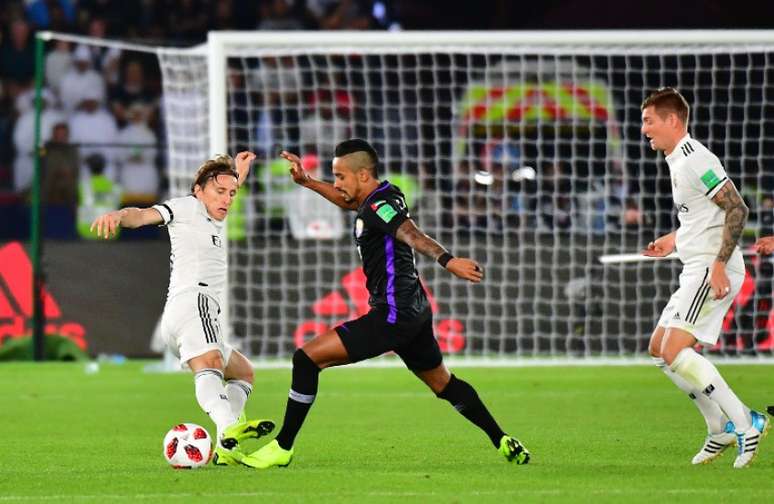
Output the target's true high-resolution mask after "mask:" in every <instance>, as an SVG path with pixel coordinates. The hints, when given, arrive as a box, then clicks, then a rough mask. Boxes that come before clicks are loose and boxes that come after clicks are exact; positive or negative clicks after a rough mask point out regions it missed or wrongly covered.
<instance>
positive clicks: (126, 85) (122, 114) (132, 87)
mask: <svg viewBox="0 0 774 504" xmlns="http://www.w3.org/2000/svg"><path fill="white" fill-rule="evenodd" d="M109 99H110V109H111V111H112V112H113V115H115V116H116V119H117V120H118V124H120V125H125V124H126V123H127V121H128V120H129V118H128V114H127V112H128V108H129V106H131V105H133V104H135V103H141V104H143V105H145V106H146V108H147V110H146V113H147V114H151V113H152V112H153V110H152V104H153V102H154V101H155V99H156V97H155V96H154V95H153V93H151V92H150V91H149V90H148V89H147V87H146V82H145V73H144V70H143V67H142V63H140V62H139V61H137V60H129V61H127V63H126V65H125V66H124V71H123V77H122V78H121V82H120V84H119V85H118V86H116V87H115V88H113V89H112V90H111V91H110V93H109ZM147 118H148V119H149V118H150V115H148V117H147Z"/></svg>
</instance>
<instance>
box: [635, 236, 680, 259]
mask: <svg viewBox="0 0 774 504" xmlns="http://www.w3.org/2000/svg"><path fill="white" fill-rule="evenodd" d="M676 236H677V231H672V232H671V233H669V234H666V235H664V236H660V237H658V238H656V239H655V240H653V241H652V242H650V243H648V248H646V249H645V250H643V251H642V255H646V256H649V257H666V256H668V255H669V254H671V253H672V252H673V251H674V250H675V237H676Z"/></svg>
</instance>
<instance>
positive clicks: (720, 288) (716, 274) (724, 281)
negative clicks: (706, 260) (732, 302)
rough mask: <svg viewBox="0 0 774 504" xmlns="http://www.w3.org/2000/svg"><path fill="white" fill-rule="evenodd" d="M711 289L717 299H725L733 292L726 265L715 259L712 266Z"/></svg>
mask: <svg viewBox="0 0 774 504" xmlns="http://www.w3.org/2000/svg"><path fill="white" fill-rule="evenodd" d="M709 284H710V289H712V293H713V294H714V295H715V299H723V298H724V297H726V296H728V293H729V292H731V282H729V281H728V275H726V265H725V264H724V263H723V262H721V261H713V262H712V267H711V268H710V280H709Z"/></svg>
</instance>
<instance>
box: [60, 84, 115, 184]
mask: <svg viewBox="0 0 774 504" xmlns="http://www.w3.org/2000/svg"><path fill="white" fill-rule="evenodd" d="M92 92H93V94H92V95H91V96H89V95H87V96H84V97H83V100H82V101H81V103H80V105H79V107H78V109H77V111H76V112H75V113H74V114H73V115H72V116H70V123H69V126H70V138H71V140H72V142H73V143H75V144H85V145H81V146H80V148H79V154H80V157H81V159H86V158H88V157H89V156H91V155H92V154H100V155H101V156H102V158H103V163H104V164H105V167H104V169H103V171H104V173H105V176H107V177H108V178H110V179H111V180H116V173H115V172H116V170H115V164H114V159H113V158H114V156H113V152H114V145H115V143H116V137H117V135H118V126H117V125H116V119H115V118H114V117H113V115H112V114H110V112H108V111H107V110H106V109H105V108H104V107H103V106H102V105H101V103H102V102H101V101H100V98H101V96H100V95H99V93H98V92H97V91H96V90H92ZM84 174H85V171H84V170H81V175H84Z"/></svg>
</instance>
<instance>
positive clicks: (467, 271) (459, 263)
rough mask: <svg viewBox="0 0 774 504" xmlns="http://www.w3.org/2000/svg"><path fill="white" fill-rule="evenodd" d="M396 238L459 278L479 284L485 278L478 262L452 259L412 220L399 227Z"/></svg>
mask: <svg viewBox="0 0 774 504" xmlns="http://www.w3.org/2000/svg"><path fill="white" fill-rule="evenodd" d="M395 237H396V238H397V239H398V240H400V241H402V242H403V243H405V244H406V245H408V246H409V247H411V248H412V249H414V250H416V251H417V252H419V253H420V254H422V255H425V256H427V257H429V258H431V259H433V260H435V261H438V262H439V263H441V264H442V265H443V266H444V267H445V268H446V269H447V270H449V271H450V272H451V273H452V274H453V275H455V276H457V277H459V278H462V279H464V280H468V281H470V282H473V283H478V282H480V281H481V279H482V278H483V277H484V270H483V269H481V266H479V265H478V263H477V262H476V261H474V260H473V259H467V258H464V257H452V256H451V254H449V252H448V251H447V250H446V249H445V248H443V246H441V244H440V243H438V242H437V241H435V240H433V239H432V238H430V237H429V236H427V235H426V234H425V233H423V232H422V230H421V229H419V228H418V227H417V225H416V224H414V221H412V220H411V219H406V220H405V221H404V222H403V224H401V225H400V226H399V227H398V229H397V230H396V231H395ZM444 262H445V264H443V263H444Z"/></svg>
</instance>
